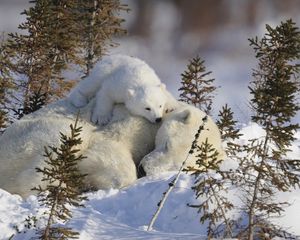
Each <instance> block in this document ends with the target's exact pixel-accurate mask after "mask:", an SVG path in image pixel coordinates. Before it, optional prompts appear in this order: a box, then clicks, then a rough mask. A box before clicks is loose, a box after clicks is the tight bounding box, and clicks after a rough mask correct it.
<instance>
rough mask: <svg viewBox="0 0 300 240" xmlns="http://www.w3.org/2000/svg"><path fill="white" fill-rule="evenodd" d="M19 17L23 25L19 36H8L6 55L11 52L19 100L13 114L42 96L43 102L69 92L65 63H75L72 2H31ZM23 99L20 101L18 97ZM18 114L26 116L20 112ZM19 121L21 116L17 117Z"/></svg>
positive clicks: (45, 0) (75, 35)
mask: <svg viewBox="0 0 300 240" xmlns="http://www.w3.org/2000/svg"><path fill="white" fill-rule="evenodd" d="M30 3H32V4H33V6H32V7H30V8H29V9H28V10H24V12H23V13H22V14H23V15H25V16H26V21H25V22H24V23H21V24H20V25H19V29H20V30H22V33H21V34H17V33H15V34H9V39H8V44H7V46H6V48H7V49H9V51H14V52H15V55H14V57H13V58H12V60H11V61H12V62H14V66H12V68H11V69H10V71H11V72H13V73H14V75H15V85H16V86H17V90H18V91H16V92H15V94H14V95H15V96H16V98H17V99H18V100H19V106H18V107H16V108H15V110H16V112H22V110H28V109H30V108H32V107H30V106H29V105H30V99H32V98H34V97H35V96H37V95H39V96H44V97H45V98H46V99H45V102H49V101H52V100H54V99H57V98H59V97H61V96H63V94H64V93H65V92H66V91H67V90H68V89H69V88H70V86H71V85H70V82H68V81H65V80H64V79H63V77H62V71H63V70H66V69H67V67H68V63H77V56H76V53H77V49H76V45H75V43H76V39H77V38H78V34H76V33H75V32H74V30H73V28H70V26H74V25H75V21H74V20H73V17H72V12H71V9H72V7H73V4H74V3H73V1H67V0H63V1H56V0H49V1H48V0H32V1H30ZM20 96H22V97H20ZM21 114H25V113H24V112H22V113H21ZM19 117H20V116H19Z"/></svg>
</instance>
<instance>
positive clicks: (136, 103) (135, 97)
mask: <svg viewBox="0 0 300 240" xmlns="http://www.w3.org/2000/svg"><path fill="white" fill-rule="evenodd" d="M164 90H165V85H164V84H159V85H156V86H146V87H139V88H136V89H129V90H128V101H126V103H125V105H126V107H127V109H128V110H129V111H130V112H131V113H132V114H135V115H138V116H142V117H144V118H146V119H148V120H149V121H150V122H153V123H159V122H161V120H162V118H163V115H164V110H165V105H166V103H167V96H166V94H165V91H164Z"/></svg>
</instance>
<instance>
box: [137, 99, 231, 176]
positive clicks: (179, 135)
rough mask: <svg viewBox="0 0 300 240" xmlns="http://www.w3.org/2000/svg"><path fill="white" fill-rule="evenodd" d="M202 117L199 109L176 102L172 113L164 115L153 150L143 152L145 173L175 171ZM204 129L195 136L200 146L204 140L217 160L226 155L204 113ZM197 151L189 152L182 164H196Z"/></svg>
mask: <svg viewBox="0 0 300 240" xmlns="http://www.w3.org/2000/svg"><path fill="white" fill-rule="evenodd" d="M205 116H206V114H205V113H204V112H202V111H201V110H200V109H198V108H195V107H193V106H191V105H188V104H185V103H180V106H179V107H178V108H177V109H176V110H174V111H173V112H171V113H169V114H167V116H166V118H165V119H164V121H163V123H162V125H161V127H160V128H159V129H158V131H157V134H156V137H155V149H154V150H153V151H152V152H151V153H149V154H147V155H146V156H145V157H144V158H143V159H142V161H141V165H142V167H143V169H144V171H145V172H146V174H147V175H155V174H157V173H160V172H165V171H178V170H179V168H180V166H181V164H182V162H183V160H184V159H185V158H186V157H187V154H188V152H189V150H190V148H191V144H192V142H193V140H194V138H195V133H196V132H197V130H198V128H199V126H200V125H201V124H203V118H204V117H205ZM207 117H208V119H207V122H206V123H205V124H204V130H203V131H202V132H201V133H200V136H199V138H198V141H197V143H198V145H199V146H200V145H201V143H203V142H204V141H205V140H206V139H207V140H208V142H209V143H210V144H212V145H213V147H214V148H215V149H216V150H217V151H218V153H219V154H218V160H223V159H225V158H226V153H225V152H224V150H223V148H222V141H221V135H220V132H219V129H218V126H217V125H216V124H215V123H214V121H213V120H212V118H211V117H209V116H207ZM196 155H197V154H193V155H190V156H189V157H188V159H187V163H186V165H185V166H194V167H197V164H196V161H197V156H196Z"/></svg>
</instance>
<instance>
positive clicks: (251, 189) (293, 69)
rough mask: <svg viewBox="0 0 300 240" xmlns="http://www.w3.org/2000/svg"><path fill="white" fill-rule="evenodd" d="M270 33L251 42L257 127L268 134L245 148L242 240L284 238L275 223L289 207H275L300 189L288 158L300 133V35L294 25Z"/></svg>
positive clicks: (289, 22)
mask: <svg viewBox="0 0 300 240" xmlns="http://www.w3.org/2000/svg"><path fill="white" fill-rule="evenodd" d="M266 30H267V33H266V34H265V35H264V36H263V38H262V39H261V40H259V39H258V38H257V37H256V38H254V39H249V41H250V45H251V46H253V48H254V51H255V53H256V58H257V59H258V67H257V69H256V70H254V72H253V77H254V80H253V81H252V82H251V84H250V87H249V89H250V93H251V94H252V96H253V97H252V99H251V107H252V109H253V112H254V114H253V116H252V121H254V122H256V123H257V124H259V125H260V126H261V127H262V128H263V129H264V130H265V136H264V137H262V138H258V139H252V140H251V141H250V143H249V144H248V146H246V147H245V150H246V151H247V154H248V157H247V158H246V159H244V161H243V162H241V164H240V168H241V170H242V171H243V175H244V178H243V179H241V180H242V181H241V182H240V186H242V189H243V191H244V195H243V202H245V206H244V210H245V212H246V213H247V216H248V226H247V227H246V228H245V229H244V231H241V234H240V237H242V238H246V239H249V240H252V239H257V238H259V239H269V238H273V237H276V236H280V234H281V233H278V231H276V229H274V225H272V224H270V223H269V219H270V218H271V217H273V216H279V215H281V214H282V213H283V211H284V207H285V205H286V203H281V202H278V201H275V200H274V196H275V194H276V193H277V192H278V191H281V192H286V191H289V190H290V189H292V188H296V187H299V171H300V166H299V161H289V160H288V159H287V156H286V154H287V152H288V151H289V146H290V145H291V143H292V142H293V141H294V139H295V137H294V133H295V131H296V130H297V129H299V125H298V124H295V123H292V118H293V117H294V116H295V115H296V113H297V111H298V110H299V108H300V107H299V103H298V102H297V94H299V69H300V65H299V64H298V63H297V61H299V57H300V32H299V29H298V28H297V27H296V26H295V23H294V22H293V21H292V20H287V21H286V22H281V24H280V25H279V26H277V27H275V28H272V27H271V26H269V25H266Z"/></svg>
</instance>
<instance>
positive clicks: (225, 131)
mask: <svg viewBox="0 0 300 240" xmlns="http://www.w3.org/2000/svg"><path fill="white" fill-rule="evenodd" d="M218 117H219V120H217V122H216V124H217V125H218V127H219V130H220V132H221V137H222V140H228V139H231V140H235V139H238V138H239V137H240V136H241V134H240V133H239V129H238V128H237V127H236V124H237V121H235V120H234V119H233V112H232V110H231V108H230V107H228V105H227V104H225V106H223V107H222V110H221V111H219V114H218Z"/></svg>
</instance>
